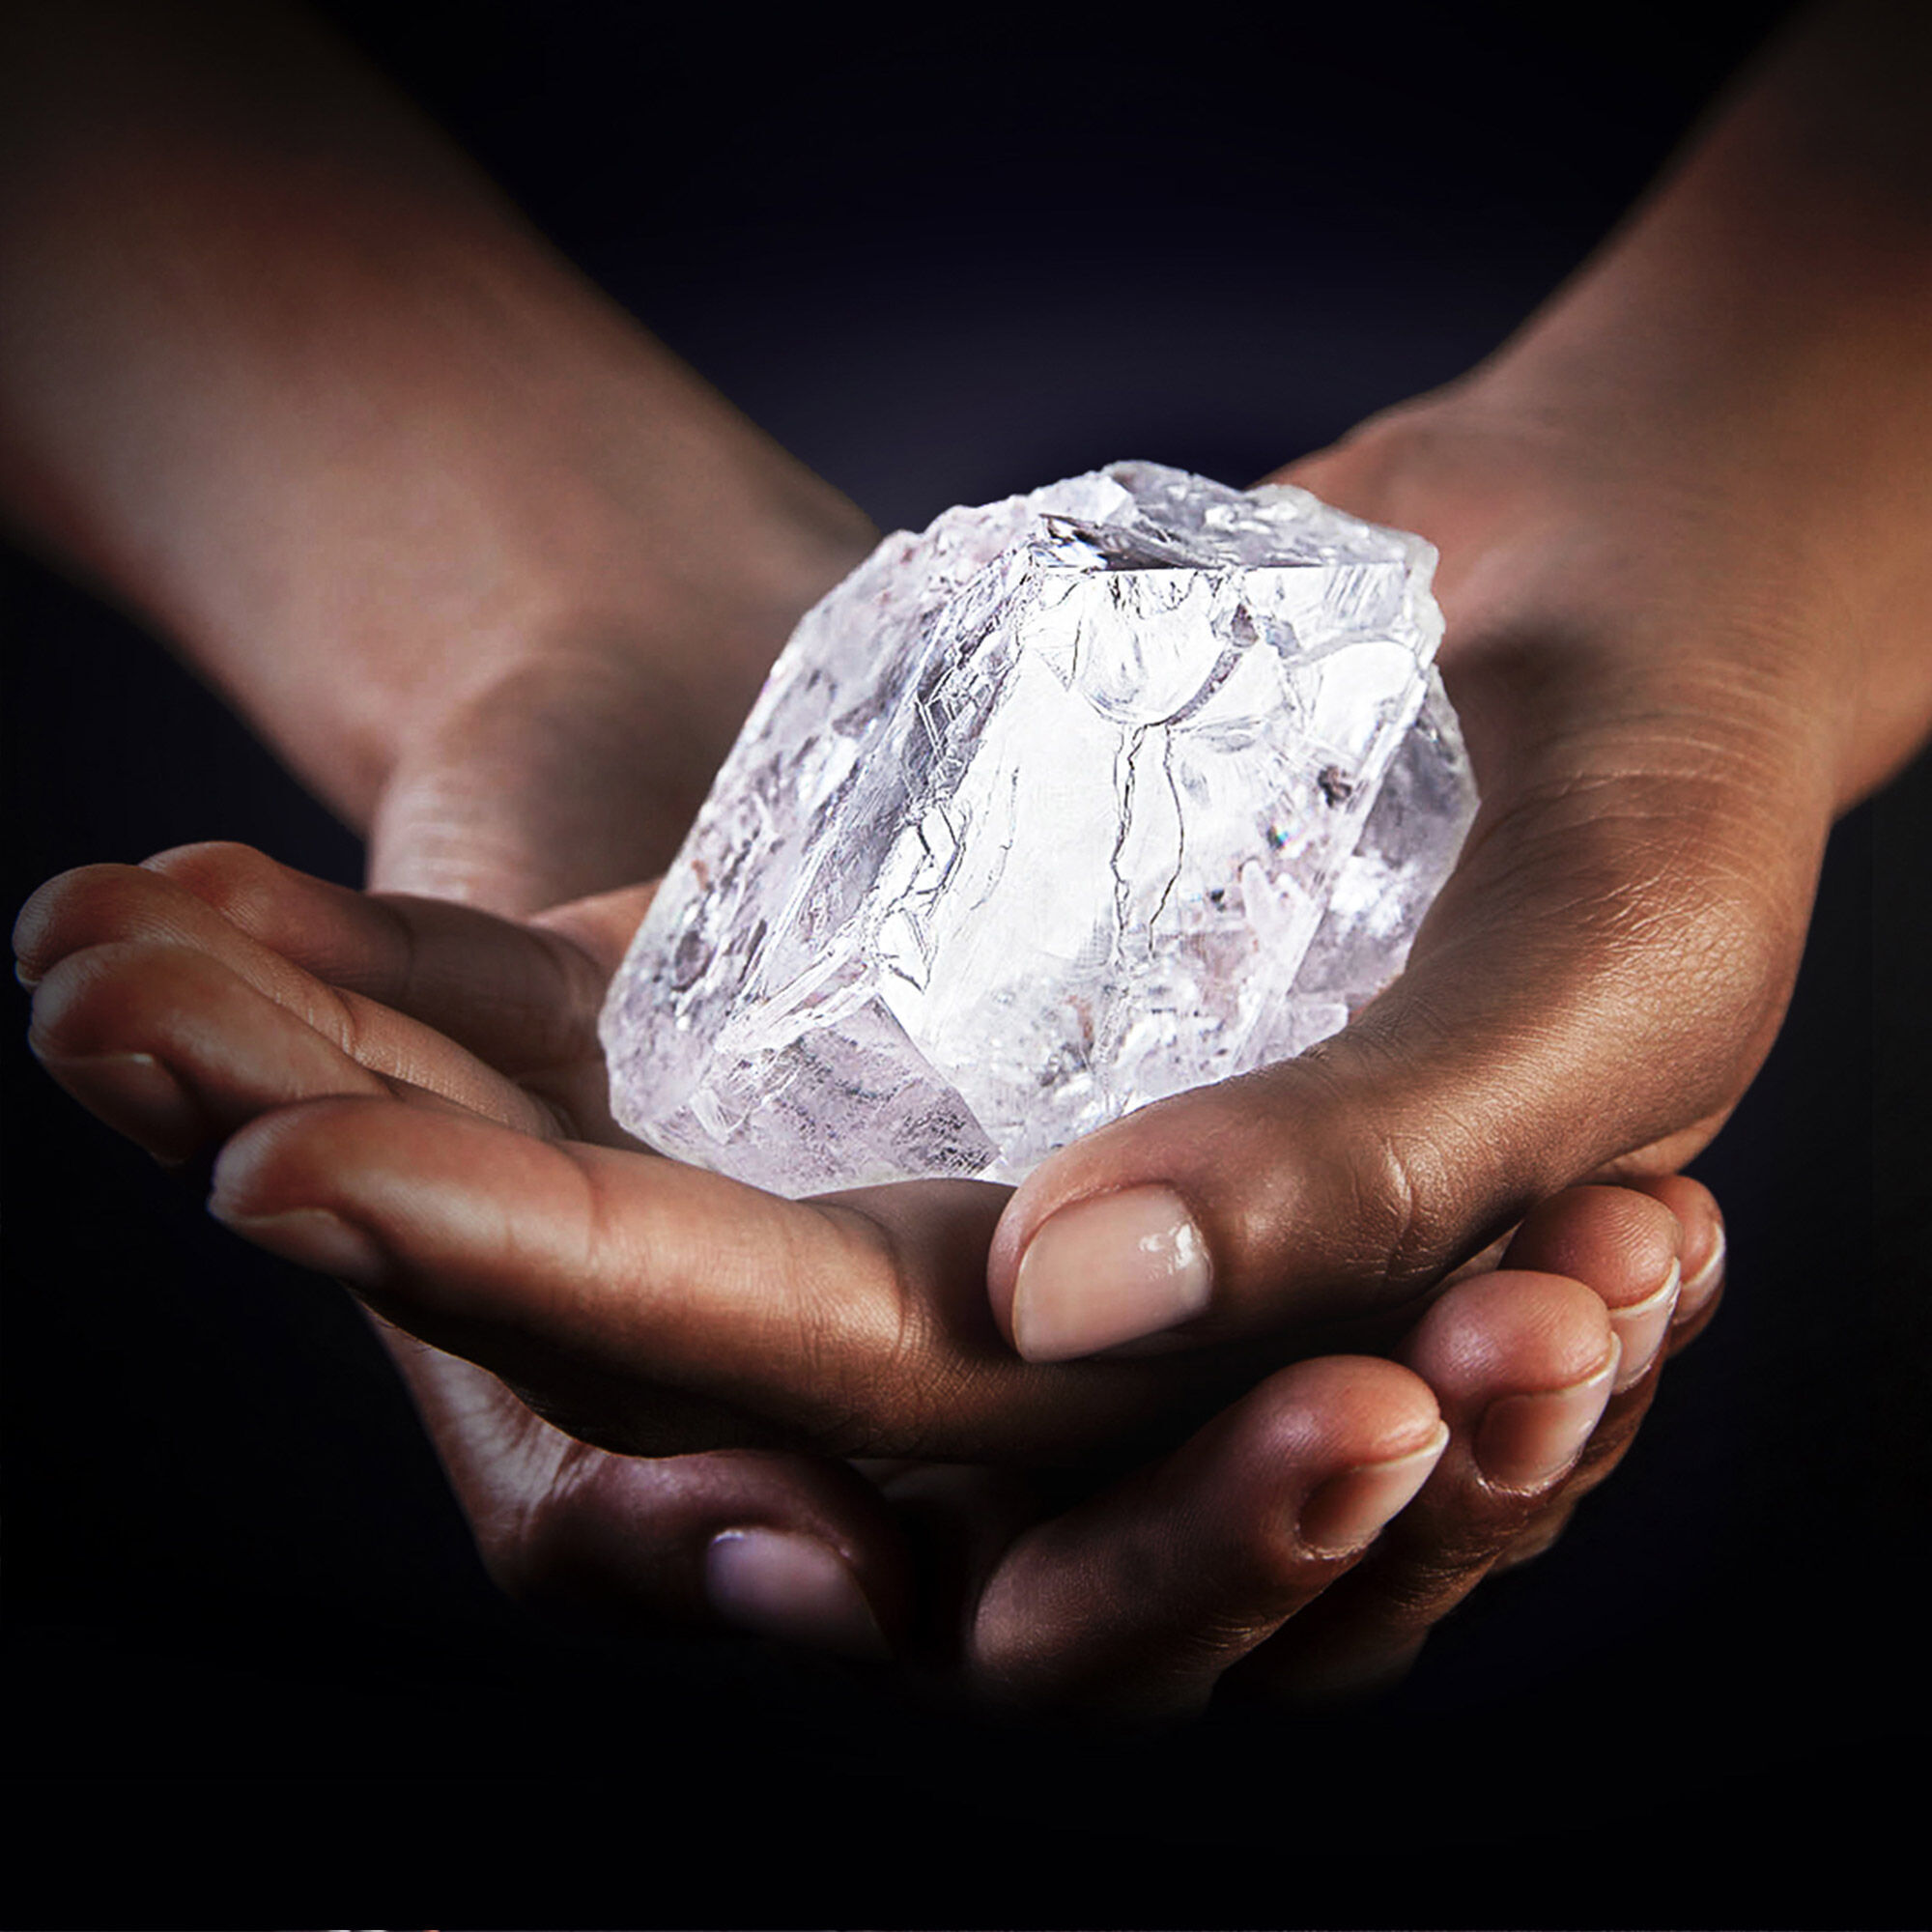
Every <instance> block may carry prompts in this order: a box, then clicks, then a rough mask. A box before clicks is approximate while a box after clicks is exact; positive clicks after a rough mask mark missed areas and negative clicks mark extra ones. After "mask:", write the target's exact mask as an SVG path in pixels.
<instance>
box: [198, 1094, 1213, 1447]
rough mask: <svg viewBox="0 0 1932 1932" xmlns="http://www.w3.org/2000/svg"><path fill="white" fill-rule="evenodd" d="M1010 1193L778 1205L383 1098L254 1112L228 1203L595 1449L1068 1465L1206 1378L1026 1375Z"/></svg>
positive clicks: (702, 1176) (268, 1237)
mask: <svg viewBox="0 0 1932 1932" xmlns="http://www.w3.org/2000/svg"><path fill="white" fill-rule="evenodd" d="M1002 1199H1003V1197H1002V1195H1001V1194H1000V1192H999V1191H998V1190H996V1189H992V1188H987V1187H982V1186H978V1185H976V1184H974V1183H971V1182H952V1183H929V1184H925V1185H922V1186H916V1187H915V1186H907V1187H900V1188H895V1189H889V1190H880V1191H879V1193H878V1195H877V1196H876V1197H872V1198H871V1201H870V1204H869V1205H861V1204H865V1203H867V1197H863V1196H849V1197H844V1198H842V1199H839V1200H828V1201H820V1202H791V1201H784V1200H781V1199H779V1198H778V1197H777V1196H774V1195H768V1194H763V1193H760V1192H759V1191H758V1190H756V1189H754V1188H751V1187H746V1186H744V1185H742V1184H741V1183H739V1182H736V1181H732V1180H728V1179H725V1178H724V1177H723V1176H720V1175H715V1174H709V1173H706V1172H704V1171H702V1170H699V1169H696V1168H691V1167H685V1166H683V1165H681V1164H679V1163H677V1162H674V1161H669V1160H664V1159H660V1158H657V1157H654V1156H649V1155H642V1154H631V1153H625V1152H621V1151H615V1150H611V1149H605V1148H596V1147H588V1146H584V1145H582V1144H578V1143H572V1142H550V1143H544V1142H539V1141H535V1140H532V1139H530V1138H529V1137H527V1136H526V1135H522V1134H517V1133H512V1132H509V1131H506V1130H505V1129H504V1128H502V1127H500V1126H497V1125H496V1124H494V1123H493V1122H486V1121H483V1120H480V1119H474V1118H466V1117H459V1116H456V1115H444V1114H438V1113H430V1112H425V1111H424V1110H421V1109H419V1108H411V1107H404V1106H400V1105H396V1104H392V1103H389V1102H386V1101H381V1100H374V1099H366V1098H365V1099H356V1100H329V1101H318V1102H311V1103H309V1104H307V1105H304V1106H299V1107H291V1108H285V1109H282V1110H281V1111H279V1112H277V1113H273V1114H270V1115H267V1116H264V1117H263V1118H261V1119H259V1120H257V1121H255V1122H251V1123H250V1124H249V1125H248V1126H246V1127H244V1128H243V1129H242V1130H241V1132H240V1133H239V1134H237V1135H236V1136H235V1138H234V1139H232V1140H231V1141H230V1142H229V1143H228V1145H227V1147H226V1148H224V1149H223V1151H222V1152H221V1155H220V1157H219V1159H218V1160H217V1162H216V1165H215V1169H214V1187H213V1196H212V1197H211V1201H210V1207H211V1209H212V1211H213V1212H214V1213H215V1214H216V1215H217V1216H219V1217H220V1218H221V1219H222V1220H224V1221H225V1222H227V1223H228V1225H229V1226H230V1227H232V1228H234V1229H235V1230H236V1231H237V1232H238V1233H241V1234H242V1235H244V1236H246V1237H247V1238H249V1239H251V1240H253V1241H256V1242H258V1243H259V1244H260V1245H262V1246H265V1247H268V1248H270V1250H272V1251H273V1252H275V1253H277V1254H281V1255H284V1256H286V1257H288V1258H289V1259H291V1260H295V1261H298V1262H300V1263H302V1264H305V1265H308V1266H312V1267H318V1268H321V1269H323V1270H325V1271H327V1272H328V1273H331V1274H334V1275H336V1276H338V1277H339V1278H341V1279H343V1280H346V1281H348V1282H349V1283H350V1284H351V1285H352V1286H354V1287H355V1288H356V1289H357V1291H358V1292H359V1293H361V1294H362V1295H363V1297H364V1299H365V1300H367V1301H368V1302H369V1303H370V1305H371V1306H373V1307H374V1308H376V1309H377V1311H378V1312H379V1313H380V1314H382V1315H383V1316H384V1318H385V1319H387V1320H389V1321H394V1322H396V1323H397V1324H398V1325H400V1326H402V1327H404V1328H407V1329H408V1330H409V1331H410V1332H411V1333H412V1334H415V1335H417V1336H420V1337H421V1338H422V1339H423V1340H425V1341H427V1342H430V1343H432V1344H433V1345H434V1346H436V1347H438V1348H440V1349H444V1350H449V1351H450V1352H453V1353H456V1354H459V1355H462V1356H463V1357H465V1358H466V1359H468V1360H470V1361H474V1362H476V1363H479V1364H480V1365H482V1366H484V1367H486V1368H488V1369H490V1370H491V1371H492V1372H493V1373H495V1374H497V1375H498V1376H500V1377H502V1378H504V1379H505V1380H507V1381H508V1382H510V1383H511V1384H512V1386H514V1387H515V1388H516V1389H517V1390H518V1392H519V1393H520V1394H522V1395H524V1396H525V1397H526V1400H529V1401H530V1402H532V1403H533V1404H535V1405H537V1406H539V1407H540V1408H541V1410H542V1412H543V1413H544V1414H545V1415H546V1416H547V1417H549V1418H550V1419H552V1420H553V1421H556V1422H558V1423H559V1424H560V1425H561V1426H563V1427H566V1428H567V1429H569V1430H570V1431H571V1433H572V1434H575V1435H580V1436H582V1437H584V1438H585V1439H587V1440H591V1441H595V1442H597V1443H599V1444H600V1445H601V1446H605V1447H609V1448H615V1449H619V1450H624V1451H628V1452H631V1453H638V1454H643V1453H655V1452H659V1451H662V1450H665V1449H674V1450H690V1449H696V1448H704V1447H711V1446H717V1445H718V1444H720V1443H723V1442H745V1441H753V1442H765V1443H774V1444H798V1443H805V1444H809V1445H810V1446H811V1447H813V1448H816V1449H818V1450H820V1451H821V1452H824V1453H831V1454H838V1455H842V1456H851V1455H923V1456H937V1457H956V1458H962V1459H963V1458H968V1457H972V1458H977V1457H980V1456H981V1455H992V1456H994V1457H997V1458H1002V1459H1007V1460H1015V1461H1018V1460H1026V1459H1028V1458H1047V1457H1053V1458H1058V1459H1060V1460H1066V1459H1068V1458H1069V1457H1071V1456H1074V1455H1077V1454H1082V1453H1086V1452H1088V1451H1089V1450H1091V1448H1092V1445H1093V1444H1094V1441H1095V1440H1098V1439H1102V1438H1105V1437H1108V1436H1110V1435H1115V1434H1117V1433H1118V1432H1119V1431H1120V1430H1121V1429H1122V1427H1124V1426H1126V1425H1127V1424H1128V1423H1130V1422H1133V1421H1136V1420H1140V1419H1144V1418H1145V1417H1146V1416H1147V1415H1149V1414H1150V1413H1152V1412H1154V1411H1156V1410H1158V1409H1159V1408H1162V1407H1164V1406H1168V1405H1169V1404H1171V1403H1172V1402H1173V1401H1174V1399H1175V1396H1176V1392H1177V1389H1179V1390H1180V1391H1182V1392H1183V1393H1184V1392H1185V1391H1186V1389H1187V1386H1188V1384H1187V1380H1186V1378H1185V1377H1177V1375H1176V1373H1175V1371H1174V1369H1173V1368H1172V1367H1171V1366H1170V1365H1165V1364H1161V1365H1153V1364H1148V1365H1107V1366H1103V1367H1100V1368H1098V1369H1097V1370H1096V1369H1092V1368H1089V1369H1084V1370H1076V1371H1069V1370H1042V1369H1037V1368H1034V1367H1032V1366H1030V1365H1028V1364H1024V1363H1020V1362H1016V1361H1015V1360H1014V1359H1013V1357H1012V1355H1011V1354H1010V1352H1009V1350H1006V1349H1005V1347H1004V1346H1003V1345H1002V1344H1001V1342H1000V1339H999V1337H998V1334H997V1333H996V1331H995V1330H994V1329H993V1326H992V1323H991V1321H990V1319H989V1318H988V1316H987V1314H986V1309H985V1300H984V1295H983V1292H982V1289H981V1282H982V1279H983V1276H982V1273H981V1269H982V1267H983V1256H984V1252H985V1242H986V1239H987V1236H988V1235H989V1233H990V1230H991V1226H992V1222H993V1220H994V1218H995V1216H996V1215H997V1214H998V1212H999V1208H1000V1206H1001V1202H1002ZM1222 1373H1225V1370H1223V1371H1222ZM707 1432H708V1433H707Z"/></svg>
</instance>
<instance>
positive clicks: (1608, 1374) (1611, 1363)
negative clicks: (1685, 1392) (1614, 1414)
mask: <svg viewBox="0 0 1932 1932" xmlns="http://www.w3.org/2000/svg"><path fill="white" fill-rule="evenodd" d="M1622 1360H1623V1348H1622V1345H1621V1344H1620V1343H1619V1342H1618V1340H1617V1338H1616V1336H1615V1335H1614V1334H1612V1335H1611V1337H1610V1357H1609V1360H1608V1361H1606V1362H1605V1364H1604V1365H1603V1367H1602V1368H1600V1369H1599V1370H1597V1372H1596V1373H1595V1374H1594V1375H1592V1376H1590V1377H1589V1378H1587V1379H1586V1380H1583V1381H1580V1382H1572V1383H1571V1384H1570V1386H1569V1387H1568V1388H1562V1389H1549V1390H1546V1391H1542V1392H1539V1393H1538V1394H1535V1395H1506V1396H1502V1397H1499V1398H1498V1399H1497V1400H1496V1401H1494V1402H1492V1403H1491V1405H1490V1406H1489V1409H1488V1410H1487V1412H1486V1413H1485V1414H1484V1416H1483V1421H1482V1426H1481V1427H1480V1428H1479V1429H1478V1430H1477V1431H1476V1442H1475V1456H1476V1466H1477V1468H1478V1469H1480V1470H1481V1471H1482V1473H1483V1477H1484V1480H1485V1481H1487V1482H1489V1483H1491V1484H1493V1485H1494V1487H1495V1488H1497V1489H1499V1490H1541V1489H1545V1488H1547V1487H1548V1485H1549V1484H1551V1483H1553V1482H1554V1481H1555V1480H1556V1478H1557V1477H1558V1476H1560V1475H1561V1474H1562V1473H1563V1472H1564V1470H1565V1469H1567V1468H1569V1466H1570V1465H1571V1463H1574V1462H1575V1461H1576V1460H1577V1457H1578V1456H1580V1455H1581V1454H1582V1453H1583V1445H1584V1443H1586V1442H1587V1441H1589V1439H1590V1432H1591V1431H1592V1430H1593V1429H1595V1428H1596V1426H1597V1424H1598V1422H1599V1421H1600V1420H1601V1419H1602V1417H1603V1413H1604V1408H1605V1404H1607V1403H1608V1401H1609V1399H1610V1391H1611V1388H1612V1386H1613V1385H1614V1384H1615V1381H1616V1378H1617V1366H1618V1364H1619V1363H1620V1362H1621V1361H1622Z"/></svg>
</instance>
